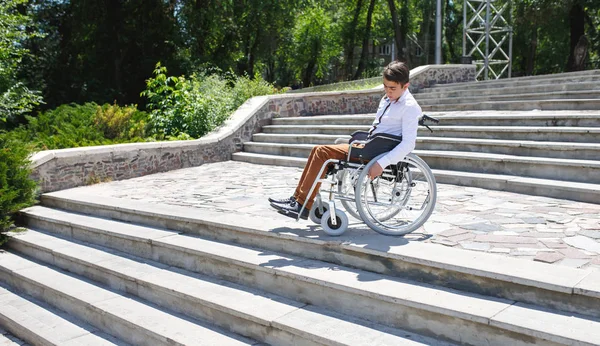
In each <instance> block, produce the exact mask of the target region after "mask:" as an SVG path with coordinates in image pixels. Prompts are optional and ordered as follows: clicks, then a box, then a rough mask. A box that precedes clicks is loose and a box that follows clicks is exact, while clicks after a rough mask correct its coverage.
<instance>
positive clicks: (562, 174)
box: [244, 142, 600, 184]
mask: <svg viewBox="0 0 600 346" xmlns="http://www.w3.org/2000/svg"><path fill="white" fill-rule="evenodd" d="M313 146H314V145H312V144H279V143H253V142H248V143H244V151H245V152H247V153H254V154H265V155H279V156H292V157H303V158H307V157H308V155H309V154H310V151H311V149H312V148H313ZM413 152H414V153H415V154H417V155H419V156H420V157H421V158H422V159H424V160H425V161H426V162H427V164H428V165H429V166H430V167H431V168H433V169H443V170H461V169H464V168H468V169H469V171H470V172H476V173H491V174H505V175H517V176H523V177H532V178H541V179H554V180H563V181H572V182H582V183H593V184H599V183H600V160H573V159H564V158H544V157H532V156H516V155H506V154H492V153H481V152H466V151H440V150H414V151H413Z"/></svg>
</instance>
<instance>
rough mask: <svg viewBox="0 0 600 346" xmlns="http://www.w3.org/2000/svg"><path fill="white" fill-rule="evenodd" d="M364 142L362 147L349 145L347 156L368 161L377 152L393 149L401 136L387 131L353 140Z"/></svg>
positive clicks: (377, 153)
mask: <svg viewBox="0 0 600 346" xmlns="http://www.w3.org/2000/svg"><path fill="white" fill-rule="evenodd" d="M359 142H360V143H364V147H362V148H355V147H350V150H349V152H348V157H349V159H350V160H353V159H354V160H360V161H369V160H371V159H373V158H374V157H376V156H377V155H379V154H382V153H386V152H388V151H391V150H393V149H394V148H395V147H396V146H397V145H398V144H399V143H400V142H402V136H397V135H392V134H388V133H377V134H375V135H374V136H373V137H371V138H369V139H368V140H367V141H355V142H353V143H359Z"/></svg>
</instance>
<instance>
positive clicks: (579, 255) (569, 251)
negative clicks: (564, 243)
mask: <svg viewBox="0 0 600 346" xmlns="http://www.w3.org/2000/svg"><path fill="white" fill-rule="evenodd" d="M557 251H558V252H560V253H562V254H563V255H565V257H567V258H572V259H590V258H592V256H590V255H587V254H585V253H583V252H582V251H579V250H577V249H574V248H571V247H569V248H566V249H557Z"/></svg>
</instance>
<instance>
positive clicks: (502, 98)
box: [415, 89, 600, 106]
mask: <svg viewBox="0 0 600 346" xmlns="http://www.w3.org/2000/svg"><path fill="white" fill-rule="evenodd" d="M580 95H584V96H585V97H582V98H581V100H586V99H588V100H589V99H590V97H594V96H596V95H598V96H600V89H596V90H581V91H553V92H545V93H517V94H512V93H511V94H501V95H477V96H466V97H464V96H463V97H460V98H459V97H458V96H448V95H444V97H430V98H418V97H415V99H416V100H417V102H418V103H419V105H422V106H423V105H424V106H429V105H430V103H434V104H437V103H440V104H447V103H444V102H446V101H449V100H457V99H458V101H459V102H456V103H449V104H465V103H475V102H479V101H480V100H485V101H487V102H507V101H516V100H519V101H520V102H528V101H530V100H531V101H533V100H537V101H549V100H579V99H580V98H577V96H580ZM557 96H559V97H558V98H557ZM560 96H564V98H560ZM571 96H572V98H571Z"/></svg>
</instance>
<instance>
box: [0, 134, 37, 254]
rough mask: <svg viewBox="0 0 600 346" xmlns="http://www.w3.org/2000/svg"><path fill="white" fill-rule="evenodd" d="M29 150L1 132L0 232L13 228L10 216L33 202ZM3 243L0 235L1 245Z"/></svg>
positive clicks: (3, 239) (34, 184)
mask: <svg viewBox="0 0 600 346" xmlns="http://www.w3.org/2000/svg"><path fill="white" fill-rule="evenodd" d="M28 156H29V150H27V149H26V148H25V146H24V144H23V143H21V142H19V141H16V140H14V139H13V138H12V137H11V136H9V135H7V134H6V133H3V132H0V233H3V232H6V231H7V230H8V229H9V227H10V226H11V225H12V223H13V221H12V216H13V215H14V214H15V213H16V212H17V211H19V210H20V209H22V208H25V207H28V206H30V205H32V204H33V203H34V202H35V189H36V183H35V182H34V181H33V180H31V179H30V178H29V175H30V174H31V169H30V168H29V165H30V162H29V160H28ZM5 241H6V236H5V235H4V234H2V235H0V245H1V244H2V243H4V242H5Z"/></svg>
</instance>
